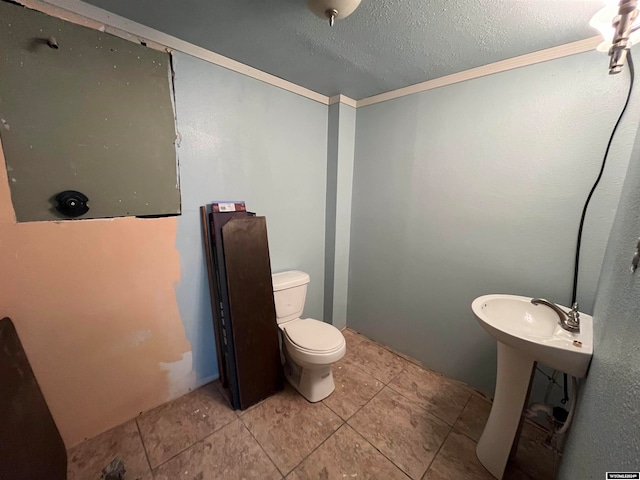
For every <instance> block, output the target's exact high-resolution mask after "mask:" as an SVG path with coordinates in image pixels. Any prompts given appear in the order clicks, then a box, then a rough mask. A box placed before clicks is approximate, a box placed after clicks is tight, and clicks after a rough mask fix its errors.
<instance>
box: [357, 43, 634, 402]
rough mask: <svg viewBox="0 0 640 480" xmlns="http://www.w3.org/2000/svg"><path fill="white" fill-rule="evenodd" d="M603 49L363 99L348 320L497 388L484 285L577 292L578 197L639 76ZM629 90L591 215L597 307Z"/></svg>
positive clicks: (627, 146) (586, 247) (585, 286)
mask: <svg viewBox="0 0 640 480" xmlns="http://www.w3.org/2000/svg"><path fill="white" fill-rule="evenodd" d="M628 82H629V79H628V72H625V73H624V74H623V75H618V76H614V77H612V76H609V75H608V72H607V59H606V57H603V56H602V55H601V54H598V53H597V52H589V53H585V54H581V55H575V56H571V57H567V58H564V59H560V60H555V61H550V62H546V63H542V64H538V65H533V66H529V67H525V68H520V69H517V70H511V71H507V72H504V73H500V74H495V75H491V76H488V77H483V78H479V79H475V80H471V81H467V82H463V83H459V84H455V85H450V86H447V87H443V88H438V89H435V90H431V91H427V92H423V93H419V94H415V95H410V96H407V97H404V98H400V99H396V100H391V101H387V102H383V103H380V104H377V105H372V106H368V107H364V108H359V109H358V119H357V124H356V158H355V172H354V187H353V209H352V228H351V249H350V272H349V275H350V277H349V305H348V318H349V321H348V325H349V327H352V328H354V329H356V330H358V331H361V332H362V333H364V334H366V335H368V336H370V337H371V338H373V339H374V340H376V341H379V342H381V343H385V344H387V345H389V346H391V347H392V348H395V349H397V350H399V351H402V352H403V353H406V354H408V355H411V356H412V357H414V358H416V359H418V360H420V361H422V362H423V363H424V364H425V365H426V366H427V367H429V368H432V369H434V370H437V371H440V372H442V373H444V374H445V375H447V376H449V377H452V378H456V379H459V380H462V381H464V382H467V383H469V384H471V385H473V386H475V387H477V388H479V389H481V390H482V391H483V392H484V393H486V394H488V395H492V393H493V389H494V382H495V368H496V344H495V341H494V340H493V339H492V338H491V337H490V335H489V334H487V333H486V332H485V331H484V330H483V329H482V328H481V327H480V326H479V325H478V323H477V321H476V320H475V318H474V316H473V314H472V312H471V302H472V301H473V299H474V298H476V297H478V296H480V295H484V294H488V293H511V294H520V295H526V296H532V297H543V298H547V299H549V300H551V301H554V302H557V303H560V304H565V305H566V304H567V303H569V302H570V299H571V285H572V272H573V259H574V248H575V239H576V234H577V228H578V222H579V219H580V213H581V210H582V205H583V202H584V200H585V198H586V196H587V194H588V192H589V189H590V188H591V185H592V183H593V181H594V180H595V178H596V176H597V174H598V171H599V169H600V164H601V161H602V155H603V154H604V150H605V147H606V144H607V140H608V137H609V134H610V132H611V129H612V128H613V125H614V123H615V121H616V118H617V116H618V115H619V113H620V110H621V108H622V105H623V103H624V97H625V94H626V91H627V88H628ZM638 112H639V105H638V104H637V102H636V103H635V104H634V103H632V105H631V107H630V110H629V112H628V116H627V117H626V119H625V121H624V122H623V124H622V125H621V127H620V129H619V132H618V135H617V137H616V140H615V143H614V145H613V147H612V151H611V158H610V161H609V164H608V166H607V169H606V172H605V175H604V177H603V179H602V182H601V184H600V187H599V190H598V191H597V192H596V194H595V196H594V198H593V201H592V204H591V207H590V210H589V214H588V218H587V222H586V226H585V232H584V239H583V251H582V264H581V276H580V284H579V292H578V300H579V302H580V306H581V309H582V310H583V311H586V312H590V311H591V310H592V304H593V298H594V294H595V287H596V282H597V278H598V275H599V272H600V267H601V263H602V258H603V255H604V250H605V246H606V241H607V238H608V235H609V231H610V228H611V225H612V222H613V217H614V214H615V209H616V207H617V204H618V199H619V195H620V191H621V188H622V182H623V179H624V175H625V172H626V168H627V163H628V159H629V152H630V151H631V145H632V143H633V139H634V137H635V132H636V129H637V125H638Z"/></svg>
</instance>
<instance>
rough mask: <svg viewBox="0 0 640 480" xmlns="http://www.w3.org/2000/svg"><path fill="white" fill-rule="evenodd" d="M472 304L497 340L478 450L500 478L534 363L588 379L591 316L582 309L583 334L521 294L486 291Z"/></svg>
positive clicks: (486, 328) (484, 325)
mask: <svg viewBox="0 0 640 480" xmlns="http://www.w3.org/2000/svg"><path fill="white" fill-rule="evenodd" d="M471 308H472V310H473V313H474V314H475V316H476V318H477V319H478V322H479V323H480V325H481V326H482V327H483V328H484V329H485V330H486V331H487V332H489V334H491V335H492V336H493V337H494V338H495V339H496V340H497V341H498V375H497V380H496V391H495V395H494V400H493V405H492V407H491V413H490V414H489V419H488V420H487V424H486V425H485V427H484V431H483V433H482V436H481V437H480V440H479V441H478V447H477V448H476V454H477V455H478V459H479V460H480V462H481V463H482V464H483V465H484V466H485V467H486V469H487V470H489V472H491V474H492V475H493V476H495V477H496V478H502V476H503V474H504V470H505V467H506V466H507V460H508V459H509V455H510V453H511V451H512V448H513V447H514V446H515V445H517V441H516V440H517V439H516V437H517V434H518V431H519V427H520V422H521V419H522V412H523V409H524V407H525V402H526V401H527V397H528V394H529V386H530V384H531V379H532V378H533V371H534V368H535V365H536V362H540V363H543V364H545V365H547V366H549V367H551V368H553V369H555V370H559V371H562V372H565V373H568V374H569V375H573V376H574V377H578V378H583V377H586V375H587V370H588V368H589V363H590V362H591V357H592V356H593V318H592V317H591V316H590V315H587V314H585V313H582V312H581V313H580V332H579V333H572V332H568V331H566V330H564V329H563V328H562V327H561V326H560V323H559V318H558V314H557V313H556V312H554V311H553V310H552V309H551V308H549V307H547V306H545V305H533V304H532V303H531V298H530V297H521V296H517V295H485V296H482V297H478V298H476V299H475V300H474V301H473V303H472V304H471ZM560 308H562V309H564V310H565V311H569V308H567V307H563V306H561V305H560Z"/></svg>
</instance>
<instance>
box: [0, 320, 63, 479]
mask: <svg viewBox="0 0 640 480" xmlns="http://www.w3.org/2000/svg"><path fill="white" fill-rule="evenodd" d="M66 478H67V452H66V450H65V446H64V443H63V442H62V438H61V437H60V433H59V432H58V428H57V427H56V424H55V422H54V421H53V417H52V416H51V412H50V411H49V407H48V406H47V403H46V402H45V399H44V396H43V395H42V392H41V391H40V387H39V386H38V382H37V381H36V377H35V376H34V374H33V370H31V365H30V364H29V360H28V359H27V354H26V353H25V351H24V349H23V348H22V343H21V342H20V339H19V338H18V333H17V332H16V329H15V328H14V326H13V323H12V322H11V320H10V319H9V318H3V319H2V320H0V479H2V480H5V479H6V480H9V479H10V480H37V479H47V480H65V479H66Z"/></svg>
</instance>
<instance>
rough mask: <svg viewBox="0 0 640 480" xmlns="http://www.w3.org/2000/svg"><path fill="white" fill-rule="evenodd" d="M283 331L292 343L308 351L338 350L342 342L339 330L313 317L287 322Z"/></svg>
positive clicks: (324, 351) (342, 338) (326, 351)
mask: <svg viewBox="0 0 640 480" xmlns="http://www.w3.org/2000/svg"><path fill="white" fill-rule="evenodd" d="M283 331H284V333H285V335H286V336H287V337H288V338H289V341H290V342H291V343H292V344H293V345H295V346H296V347H298V348H299V349H301V350H304V351H307V352H309V353H313V352H317V353H330V352H333V351H336V350H339V349H340V347H342V344H343V343H344V337H343V336H342V333H341V332H340V330H338V329H337V328H336V327H334V326H333V325H330V324H328V323H325V322H321V321H320V320H314V319H313V318H307V319H304V320H303V319H298V320H293V321H291V322H287V323H286V324H285V325H283Z"/></svg>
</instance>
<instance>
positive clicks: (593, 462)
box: [559, 91, 640, 479]
mask: <svg viewBox="0 0 640 480" xmlns="http://www.w3.org/2000/svg"><path fill="white" fill-rule="evenodd" d="M637 98H638V92H637V91H636V92H635V97H634V100H635V101H637ZM639 191H640V136H638V137H637V138H636V143H635V147H634V149H633V153H632V155H631V161H630V164H629V172H628V174H627V178H626V180H625V183H624V189H623V191H622V197H621V199H620V206H619V207H618V212H617V214H616V218H615V222H614V224H613V228H612V230H611V236H610V237H609V243H608V244H607V252H606V255H605V257H604V262H603V265H602V273H601V275H600V281H599V283H598V292H597V294H596V301H595V307H594V315H593V321H594V345H595V348H594V353H593V361H592V362H591V369H590V370H589V376H588V377H587V379H586V382H585V385H584V387H583V390H582V392H581V395H580V397H579V401H578V405H577V409H576V417H575V420H574V424H573V426H572V429H571V433H570V435H569V438H568V441H567V446H566V449H565V453H564V460H563V463H562V466H561V469H560V475H559V478H561V479H573V478H584V479H591V478H594V479H601V478H605V472H607V471H609V472H611V471H613V472H620V471H622V472H624V471H632V472H637V471H638V470H639V469H640V434H639V433H638V425H640V409H639V408H638V406H639V405H640V348H638V342H640V297H639V293H640V278H639V275H640V271H638V272H636V273H635V274H632V273H631V272H630V271H629V266H630V264H631V259H632V257H633V254H634V252H635V248H636V243H637V242H638V237H639V236H640V216H639V215H638V212H640V196H639V195H638V192H639Z"/></svg>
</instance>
